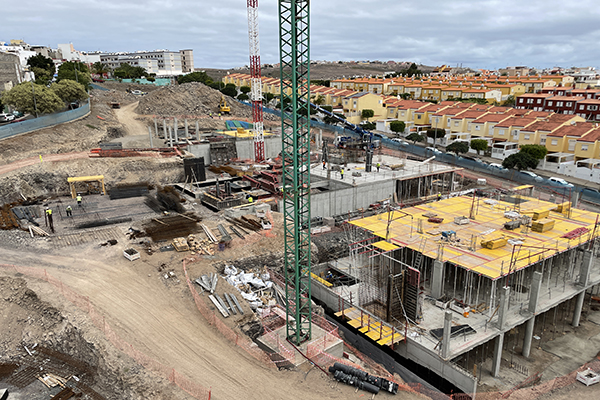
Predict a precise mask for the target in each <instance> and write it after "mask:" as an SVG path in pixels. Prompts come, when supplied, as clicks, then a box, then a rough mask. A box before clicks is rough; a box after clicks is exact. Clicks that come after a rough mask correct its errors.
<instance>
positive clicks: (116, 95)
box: [92, 89, 140, 106]
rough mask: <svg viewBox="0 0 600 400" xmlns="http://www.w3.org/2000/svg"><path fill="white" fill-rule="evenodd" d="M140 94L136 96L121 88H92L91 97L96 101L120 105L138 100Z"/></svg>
mask: <svg viewBox="0 0 600 400" xmlns="http://www.w3.org/2000/svg"><path fill="white" fill-rule="evenodd" d="M139 98H140V96H136V95H134V94H131V93H127V91H125V90H124V89H123V90H115V89H111V90H92V99H93V101H96V102H98V103H105V104H106V103H120V104H121V106H123V105H125V104H131V103H135V102H136V101H138V100H139Z"/></svg>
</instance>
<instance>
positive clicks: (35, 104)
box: [30, 81, 38, 118]
mask: <svg viewBox="0 0 600 400" xmlns="http://www.w3.org/2000/svg"><path fill="white" fill-rule="evenodd" d="M30 82H31V91H32V92H33V109H34V110H35V117H36V118H37V117H38V111H37V103H36V101H35V87H34V86H33V81H30Z"/></svg>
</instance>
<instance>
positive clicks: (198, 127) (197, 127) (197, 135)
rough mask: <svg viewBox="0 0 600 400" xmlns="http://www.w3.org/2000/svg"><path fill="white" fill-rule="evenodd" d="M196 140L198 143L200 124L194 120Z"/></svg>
mask: <svg viewBox="0 0 600 400" xmlns="http://www.w3.org/2000/svg"><path fill="white" fill-rule="evenodd" d="M196 140H198V141H200V124H199V123H198V120H196Z"/></svg>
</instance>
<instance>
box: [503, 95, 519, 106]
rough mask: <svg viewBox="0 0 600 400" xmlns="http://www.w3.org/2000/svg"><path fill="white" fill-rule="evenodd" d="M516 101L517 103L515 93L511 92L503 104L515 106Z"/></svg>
mask: <svg viewBox="0 0 600 400" xmlns="http://www.w3.org/2000/svg"><path fill="white" fill-rule="evenodd" d="M515 103H516V100H515V96H513V95H512V94H511V95H509V96H508V97H507V98H506V100H504V101H503V102H502V105H503V106H504V107H514V106H515Z"/></svg>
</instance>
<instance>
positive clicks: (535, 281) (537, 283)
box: [528, 272, 542, 314]
mask: <svg viewBox="0 0 600 400" xmlns="http://www.w3.org/2000/svg"><path fill="white" fill-rule="evenodd" d="M541 287H542V273H541V272H534V273H533V277H532V278H531V295H530V296H529V308H528V310H529V312H530V313H532V314H535V313H536V311H537V305H538V300H539V298H540V290H541Z"/></svg>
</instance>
